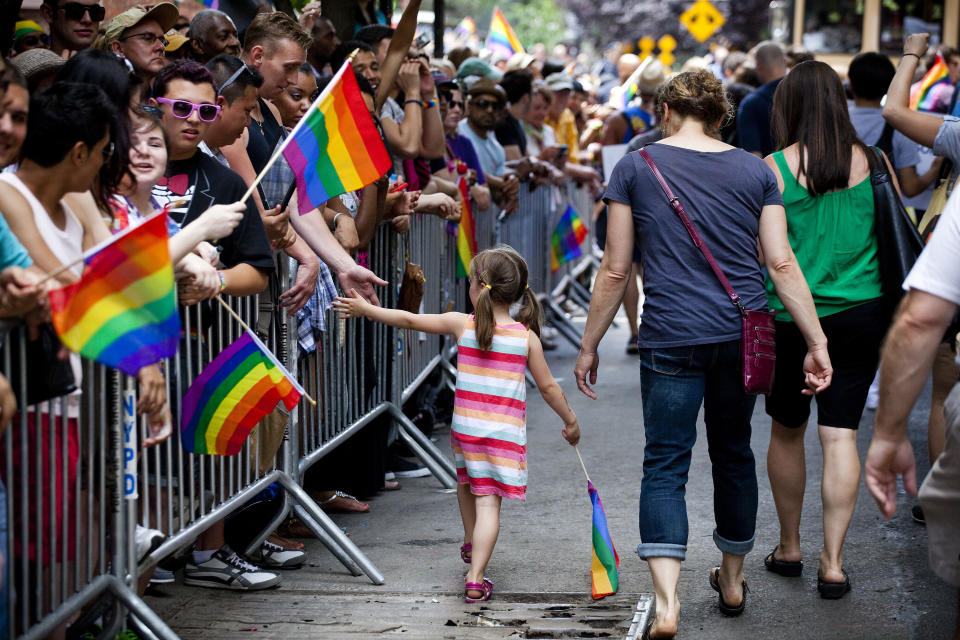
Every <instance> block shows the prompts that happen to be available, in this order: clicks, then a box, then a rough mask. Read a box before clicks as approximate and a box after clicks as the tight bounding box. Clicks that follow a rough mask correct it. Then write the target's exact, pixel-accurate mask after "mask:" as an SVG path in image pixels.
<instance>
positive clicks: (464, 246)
mask: <svg viewBox="0 0 960 640" xmlns="http://www.w3.org/2000/svg"><path fill="white" fill-rule="evenodd" d="M457 186H458V187H459V189H460V199H461V200H462V201H463V208H462V211H461V214H460V224H459V225H457V277H458V278H466V277H467V276H468V275H470V261H471V260H473V257H474V256H475V255H477V227H476V225H475V224H474V221H473V209H472V207H471V206H470V188H469V187H468V186H467V179H466V178H465V177H463V176H461V177H460V181H459V183H458V185H457Z"/></svg>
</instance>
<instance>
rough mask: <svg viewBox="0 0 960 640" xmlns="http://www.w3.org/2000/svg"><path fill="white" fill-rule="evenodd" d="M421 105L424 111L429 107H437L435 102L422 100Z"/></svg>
mask: <svg viewBox="0 0 960 640" xmlns="http://www.w3.org/2000/svg"><path fill="white" fill-rule="evenodd" d="M422 104H423V108H424V109H429V108H430V107H435V106H437V101H436V100H424V101H423V103H422Z"/></svg>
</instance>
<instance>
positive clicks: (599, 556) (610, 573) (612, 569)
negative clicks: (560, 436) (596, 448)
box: [578, 454, 620, 600]
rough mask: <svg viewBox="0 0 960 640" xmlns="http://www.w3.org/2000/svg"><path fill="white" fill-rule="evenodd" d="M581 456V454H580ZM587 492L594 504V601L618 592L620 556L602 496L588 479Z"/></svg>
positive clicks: (592, 578) (592, 568) (591, 580)
mask: <svg viewBox="0 0 960 640" xmlns="http://www.w3.org/2000/svg"><path fill="white" fill-rule="evenodd" d="M578 455H579V454H578ZM587 491H588V492H589V494H590V502H591V503H592V504H593V559H592V560H591V561H590V593H591V595H593V599H594V600H598V599H600V598H603V597H604V596H609V595H612V594H614V593H616V592H617V587H619V586H620V577H619V573H618V571H619V569H620V556H618V555H617V550H616V549H614V548H613V540H611V539H610V530H609V529H608V528H607V514H606V513H605V512H604V510H603V503H602V502H600V494H599V493H597V488H596V487H594V486H593V483H592V482H590V479H589V478H588V479H587Z"/></svg>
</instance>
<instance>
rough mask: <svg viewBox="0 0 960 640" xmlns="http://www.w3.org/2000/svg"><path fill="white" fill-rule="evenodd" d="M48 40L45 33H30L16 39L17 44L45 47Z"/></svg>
mask: <svg viewBox="0 0 960 640" xmlns="http://www.w3.org/2000/svg"><path fill="white" fill-rule="evenodd" d="M48 41H49V40H48V38H47V36H46V34H42V35H33V34H31V35H29V36H23V37H22V38H20V39H19V40H17V46H18V47H27V48H33V47H41V46H43V47H45V46H47V44H48Z"/></svg>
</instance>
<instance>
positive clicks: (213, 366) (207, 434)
mask: <svg viewBox="0 0 960 640" xmlns="http://www.w3.org/2000/svg"><path fill="white" fill-rule="evenodd" d="M304 393H305V392H304V390H303V387H301V386H300V384H299V383H297V381H296V380H294V378H293V376H291V375H290V373H289V372H288V371H287V370H286V369H285V368H284V366H283V365H282V364H280V362H279V361H278V360H277V359H276V358H275V357H274V356H273V354H272V353H270V350H269V349H267V347H266V346H265V345H264V344H263V343H262V342H260V339H259V338H257V336H255V335H254V334H252V333H250V332H249V331H247V332H246V333H244V334H243V336H241V337H240V339H239V340H237V341H236V342H234V343H233V344H231V345H230V346H229V347H227V348H226V349H225V350H223V351H221V352H220V355H218V356H217V357H216V358H214V360H213V362H211V363H210V364H208V365H207V366H206V368H205V369H204V370H203V372H202V373H201V374H200V375H199V376H198V377H197V379H196V380H194V381H193V384H191V385H190V388H189V389H187V395H186V396H184V398H183V410H182V412H181V417H180V440H181V442H182V443H183V448H184V449H186V450H187V451H190V452H192V453H212V454H217V455H225V456H232V455H234V454H236V453H238V452H239V451H240V447H241V446H242V445H243V443H244V441H245V440H246V439H247V436H248V435H250V430H251V429H253V427H254V426H256V424H257V423H258V422H259V421H260V419H261V418H262V417H263V416H265V415H267V414H268V413H270V412H271V411H273V409H274V408H275V407H276V406H277V403H279V402H281V401H282V402H283V404H284V406H285V407H286V408H287V409H288V410H290V409H293V408H294V407H295V406H297V402H299V401H300V396H302V395H304Z"/></svg>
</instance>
